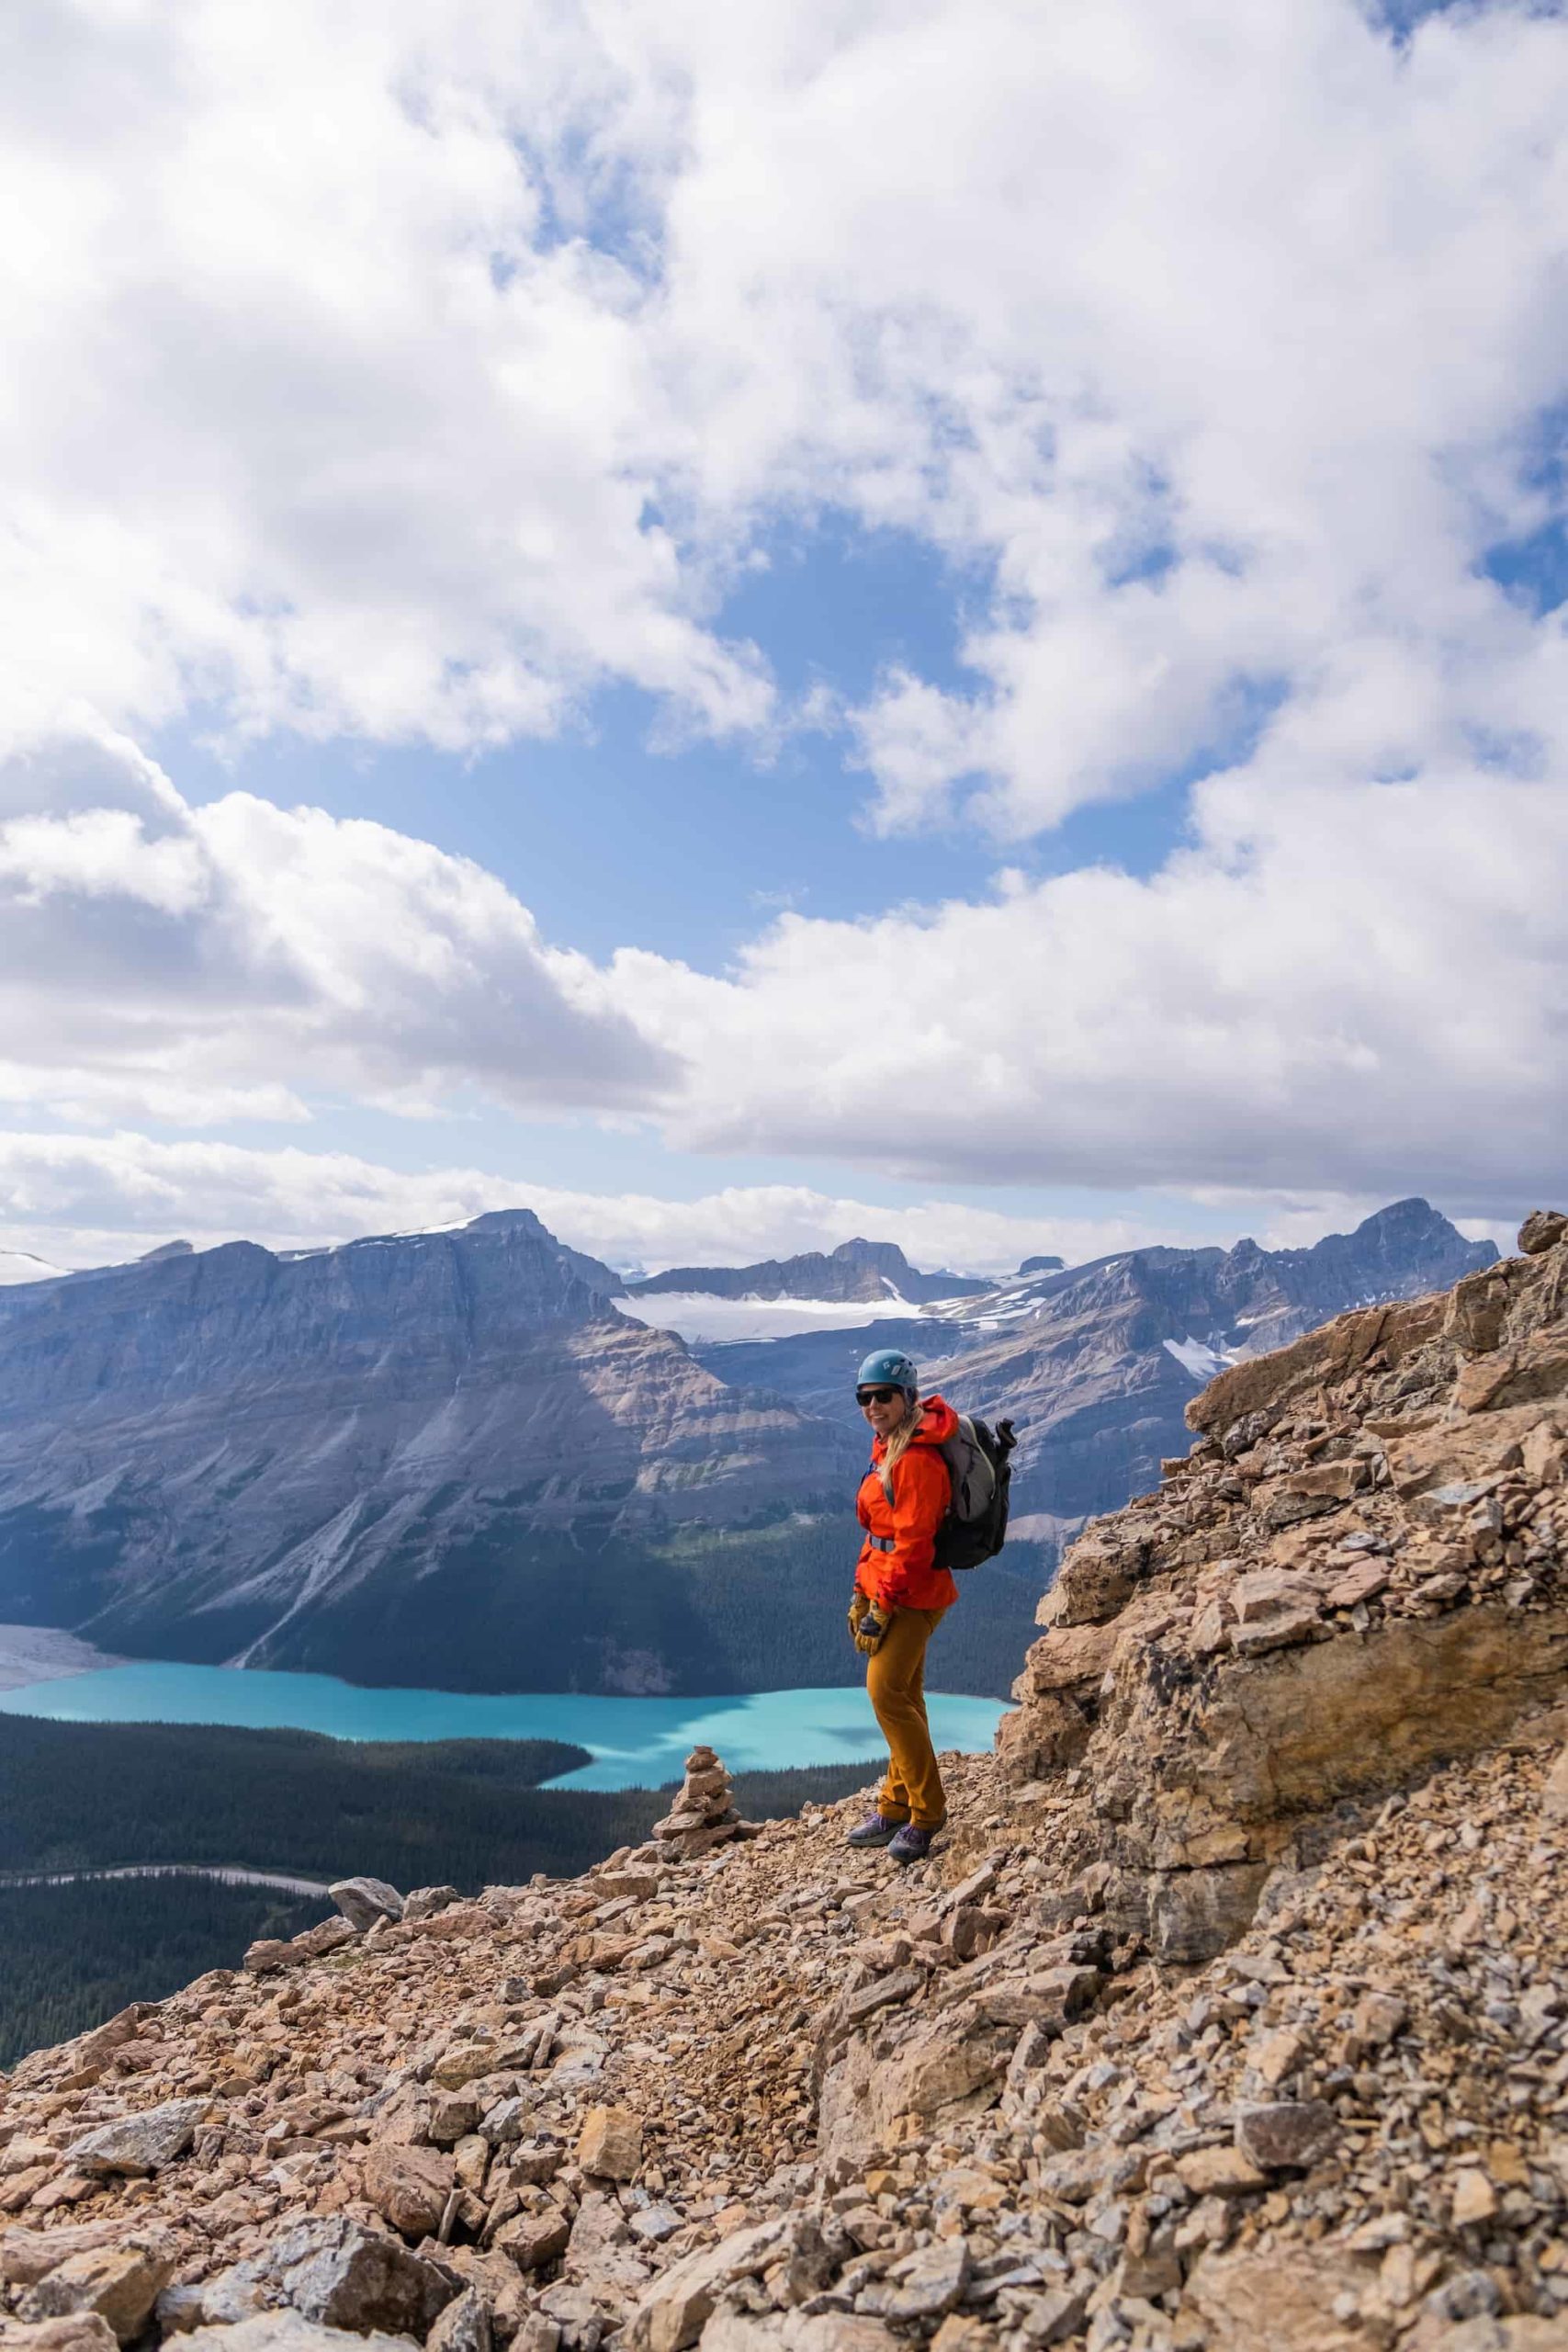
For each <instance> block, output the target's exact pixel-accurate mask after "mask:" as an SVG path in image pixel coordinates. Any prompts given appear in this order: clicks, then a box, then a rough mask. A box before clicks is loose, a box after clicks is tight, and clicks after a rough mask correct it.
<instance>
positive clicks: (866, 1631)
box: [855, 1607, 893, 1657]
mask: <svg viewBox="0 0 1568 2352" xmlns="http://www.w3.org/2000/svg"><path fill="white" fill-rule="evenodd" d="M892 1622H893V1611H892V1610H891V1609H887V1608H877V1609H873V1608H869V1607H868V1608H867V1610H866V1612H865V1614H864V1616H863V1618H862V1619H861V1621H860V1625H859V1628H858V1630H857V1632H856V1634H855V1647H856V1649H857V1650H863V1651H864V1653H865V1655H866V1657H875V1656H876V1653H877V1651H878V1650H879V1649H880V1648H881V1647H882V1644H883V1640H884V1637H885V1635H886V1632H887V1628H888V1626H889V1625H890V1624H891V1623H892Z"/></svg>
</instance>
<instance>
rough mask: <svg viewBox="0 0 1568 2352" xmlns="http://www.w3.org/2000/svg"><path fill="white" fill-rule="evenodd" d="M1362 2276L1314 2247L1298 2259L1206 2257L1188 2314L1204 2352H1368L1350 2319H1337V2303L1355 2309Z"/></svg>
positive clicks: (1192, 2286)
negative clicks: (1344, 2301) (1200, 2333)
mask: <svg viewBox="0 0 1568 2352" xmlns="http://www.w3.org/2000/svg"><path fill="white" fill-rule="evenodd" d="M1365 2284H1366V2274H1365V2273H1363V2272H1360V2271H1358V2270H1357V2269H1356V2267H1354V2265H1353V2264H1351V2263H1348V2262H1345V2261H1337V2260H1335V2259H1334V2258H1332V2257H1330V2256H1326V2255H1325V2254H1324V2253H1323V2251H1322V2250H1321V2249H1320V2248H1317V2247H1314V2248H1313V2249H1311V2251H1310V2252H1303V2253H1301V2254H1282V2253H1280V2252H1279V2251H1278V2250H1272V2249H1271V2250H1270V2251H1269V2253H1267V2254H1246V2253H1242V2254H1232V2255H1224V2254H1221V2255H1213V2254H1211V2255H1206V2256H1204V2257H1203V2259H1202V2260H1201V2262H1200V2263H1199V2264H1198V2265H1197V2267H1196V2268H1195V2269H1194V2270H1193V2272H1192V2274H1191V2277H1190V2278H1189V2280H1188V2295H1189V2298H1190V2302H1191V2304H1192V2307H1193V2310H1194V2312H1195V2313H1196V2315H1197V2317H1198V2318H1199V2319H1201V2321H1202V2323H1203V2325H1204V2327H1205V2329H1206V2331H1207V2334H1206V2337H1205V2341H1206V2344H1207V2346H1208V2352H1261V2347H1262V2346H1265V2345H1267V2346H1268V2347H1269V2352H1366V2344H1367V2339H1366V2336H1365V2335H1364V2333H1363V2331H1362V2330H1361V2328H1360V2326H1359V2324H1357V2322H1356V2321H1355V2319H1354V2318H1352V2319H1351V2320H1348V2321H1341V2320H1340V2319H1338V2318H1337V2316H1336V2302H1337V2298H1339V2297H1341V2296H1344V2297H1346V2298H1348V2305H1349V2309H1350V2311H1351V2312H1352V2313H1354V2312H1356V2311H1357V2309H1358V2308H1359V2296H1360V2290H1361V2289H1362V2288H1363V2287H1364V2286H1365Z"/></svg>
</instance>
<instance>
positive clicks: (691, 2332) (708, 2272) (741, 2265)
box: [626, 2222, 787, 2352]
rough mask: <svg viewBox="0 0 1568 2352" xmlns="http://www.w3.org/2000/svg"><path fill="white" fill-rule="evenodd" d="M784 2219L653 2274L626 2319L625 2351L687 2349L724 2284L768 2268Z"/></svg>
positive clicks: (682, 2351) (679, 2351)
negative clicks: (649, 2283) (659, 2276)
mask: <svg viewBox="0 0 1568 2352" xmlns="http://www.w3.org/2000/svg"><path fill="white" fill-rule="evenodd" d="M786 2235H787V2224H786V2223H784V2222H761V2223H760V2224H759V2225H758V2226H757V2227H756V2228H754V2229H750V2230H741V2231H739V2232H738V2233H736V2234H735V2235H734V2236H732V2237H728V2238H721V2239H720V2240H719V2242H718V2244H717V2245H708V2246H699V2247H697V2248H696V2249H695V2250H694V2252H693V2253H691V2254H689V2255H687V2256H684V2257H683V2259H682V2260H681V2261H680V2262H677V2263H675V2264H673V2265H672V2266H671V2268H670V2269H668V2270H666V2271H665V2272H664V2274H663V2276H662V2277H661V2278H657V2279H655V2281H654V2283H653V2285H652V2286H651V2287H649V2290H648V2291H647V2293H646V2294H645V2295H644V2296H643V2297H642V2299H641V2300H640V2301H639V2302H638V2303H637V2307H636V2309H635V2310H634V2311H633V2312H632V2314H631V2317H630V2319H629V2320H628V2321H627V2324H626V2352H685V2346H687V2345H688V2344H694V2343H695V2342H696V2340H697V2338H698V2336H699V2335H700V2334H701V2333H702V2330H703V2328H704V2326H705V2324H706V2323H707V2321H708V2319H709V2318H710V2317H711V2316H712V2314H713V2312H714V2310H715V2308H716V2305H717V2302H718V2299H719V2295H720V2293H721V2291H722V2290H723V2289H724V2288H725V2287H727V2286H730V2285H733V2284H734V2283H735V2282H736V2281H737V2280H739V2279H741V2278H750V2277H752V2276H754V2275H755V2274H756V2272H758V2271H760V2270H761V2269H763V2268H765V2267H766V2266H767V2263H768V2261H769V2259H770V2257H772V2256H774V2255H775V2254H777V2253H778V2252H779V2251H780V2250H781V2248H782V2247H783V2245H784V2241H785V2238H786Z"/></svg>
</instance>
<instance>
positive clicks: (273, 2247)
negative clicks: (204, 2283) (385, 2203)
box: [254, 2215, 453, 2336]
mask: <svg viewBox="0 0 1568 2352" xmlns="http://www.w3.org/2000/svg"><path fill="white" fill-rule="evenodd" d="M254 2268H255V2270H256V2271H257V2273H258V2274H259V2276H260V2277H261V2278H262V2279H263V2280H264V2281H265V2284H266V2286H267V2287H268V2288H269V2289H270V2290H273V2291H274V2292H276V2296H277V2297H278V2299H279V2300H280V2301H283V2302H286V2303H288V2304H290V2305H291V2306H292V2307H293V2309H294V2310H295V2311H297V2312H301V2313H303V2315H304V2317H305V2318H306V2319H310V2320H317V2321H320V2322H321V2325H322V2326H324V2327H341V2328H350V2329H353V2330H354V2331H355V2333H356V2334H360V2335H364V2334H367V2333H369V2332H371V2331H373V2330H376V2329H384V2330H386V2331H387V2332H388V2333H389V2334H391V2335H420V2336H423V2335H424V2333H425V2331H426V2329H427V2328H428V2327H429V2325H430V2324H431V2322H432V2320H434V2317H435V2315H436V2313H437V2312H439V2311H440V2310H442V2308H443V2307H444V2305H446V2303H448V2302H449V2301H451V2299H452V2293H453V2289H452V2286H451V2284H450V2282H449V2281H448V2280H447V2279H446V2278H443V2276H442V2274H441V2272H440V2271H439V2270H438V2269H436V2267H434V2264H433V2263H429V2262H425V2261H423V2260H421V2258H420V2257H419V2256H417V2255H414V2254H411V2253H410V2252H409V2250H408V2248H407V2247H406V2246H405V2245H403V2244H402V2242H401V2240H400V2239H399V2238H395V2237H389V2236H386V2235H385V2234H383V2233H381V2232H379V2231H375V2230H367V2229H366V2228H365V2227H364V2225H363V2223H361V2222H355V2221H352V2220H350V2219H349V2218H348V2216H347V2215H334V2216H333V2217H330V2218H324V2219H320V2220H315V2221H309V2222H298V2223H297V2224H296V2225H295V2226H294V2227H293V2228H291V2229H288V2230H285V2231H284V2232H282V2233H281V2234H280V2235H278V2236H277V2237H276V2238H275V2239H273V2240H272V2242H271V2244H270V2245H268V2246H267V2247H266V2248H265V2252H264V2253H263V2255H262V2256H259V2257H258V2258H257V2261H256V2263H255V2265H254Z"/></svg>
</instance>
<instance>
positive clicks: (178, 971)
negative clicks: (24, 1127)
mask: <svg viewBox="0 0 1568 2352" xmlns="http://www.w3.org/2000/svg"><path fill="white" fill-rule="evenodd" d="M7 809H9V811H10V813H9V814H6V813H4V812H5V811H6V810H7ZM0 926H3V930H4V936H5V941H6V956H5V959H4V962H3V964H0V1041H3V1042H0V1100H8V1101H10V1102H12V1103H33V1104H37V1105H39V1106H41V1107H44V1108H46V1109H48V1110H49V1111H51V1113H52V1114H54V1115H56V1116H60V1117H64V1118H81V1117H87V1118H99V1119H113V1118H116V1117H120V1116H124V1115H127V1114H133V1115H137V1116H141V1117H148V1116H151V1117H153V1118H159V1119H164V1120H167V1121H170V1122H173V1123H175V1124H179V1125H212V1124H215V1123H219V1122H222V1121H225V1120H230V1119H234V1118H241V1117H248V1118H273V1119H276V1118H292V1119H299V1120H303V1119H305V1118H306V1117H308V1116H309V1115H310V1112H309V1107H308V1103H307V1100H306V1096H307V1095H310V1096H312V1097H314V1098H316V1099H317V1100H320V1099H321V1098H323V1097H324V1098H331V1097H333V1096H334V1095H335V1096H338V1097H343V1096H347V1097H351V1098H353V1099H355V1100H357V1101H361V1102H377V1103H382V1104H385V1105H387V1106H388V1107H390V1108H394V1109H399V1110H403V1111H406V1112H410V1113H414V1114H420V1113H428V1112H430V1111H432V1110H434V1108H435V1107H436V1106H437V1105H438V1104H443V1105H444V1104H446V1103H450V1101H451V1100H452V1098H453V1097H454V1096H455V1095H457V1094H459V1093H460V1092H461V1091H462V1090H463V1089H465V1088H473V1087H477V1088H479V1089H480V1090H482V1091H484V1092H485V1093H486V1094H487V1095H488V1096H489V1097H490V1098H491V1099H492V1100H494V1101H497V1102H499V1103H506V1104H510V1105H511V1106H512V1107H513V1108H516V1109H520V1110H540V1109H544V1110H551V1111H558V1110H566V1109H570V1108H573V1107H581V1106H583V1105H585V1104H589V1105H592V1107H593V1108H594V1109H596V1110H599V1111H608V1112H614V1111H616V1110H621V1111H625V1110H626V1109H628V1108H633V1107H636V1106H638V1105H646V1104H648V1103H651V1102H652V1101H654V1100H656V1099H657V1097H658V1093H659V1092H660V1091H667V1090H668V1087H669V1085H670V1083H671V1080H672V1079H673V1076H674V1063H673V1061H672V1059H671V1057H670V1056H669V1054H668V1053H667V1052H666V1051H665V1050H664V1049H662V1048H660V1046H657V1045H656V1044H654V1043H652V1042H650V1041H649V1040H647V1039H645V1038H644V1037H642V1036H641V1035H639V1034H638V1033H637V1030H636V1029H635V1028H634V1027H633V1026H632V1024H631V1023H630V1022H629V1021H628V1020H627V1019H626V1016H625V1015H624V1014H623V1013H622V1012H619V1011H618V1010H617V1009H616V1008H615V1007H614V1006H612V1005H610V1004H609V1003H608V1002H607V1001H605V996H604V986H603V983H602V980H601V978H600V976H599V974H598V973H597V971H596V970H595V968H594V967H593V966H592V964H591V963H590V962H589V961H588V959H587V958H586V957H583V956H577V955H573V954H571V953H570V952H569V951H566V950H562V949H559V948H555V947H551V946H549V945H547V944H546V943H545V942H543V941H542V940H541V939H540V937H539V935H538V932H537V928H536V924H535V922H534V920H533V918H532V916H531V915H530V914H529V913H528V911H527V910H526V909H525V907H522V906H520V905H519V904H518V902H517V900H516V899H514V898H513V896H512V894H511V893H510V891H508V890H507V889H506V888H505V887H504V886H503V885H502V883H501V882H499V881H498V880H497V879H496V878H495V877H494V876H492V875H490V874H487V873H486V872H484V871H483V869H482V868H480V867H479V866H477V865H473V864H471V863H470V862H469V861H468V860H467V859H465V858H460V857H451V856H448V855H446V854H445V853H444V852H442V851H440V850H438V849H434V848H433V847H432V846H431V845H430V844H429V843H428V842H419V841H413V840H411V839H410V838H409V837H408V836H407V835H406V834H402V833H397V832H393V831H389V830H388V828H387V827H385V826H382V825H376V824H370V823H366V822H363V821H358V820H355V821H343V820H337V819H334V818H332V817H329V816H327V815H326V814H325V813H324V812H323V811H321V809H278V808H276V807H274V806H273V804H272V803H271V802H270V801H265V800H260V799H256V798H254V797H253V796H251V795H250V794H248V793H231V794H229V795H228V796H226V797H224V798H222V799H220V800H217V801H214V802H212V803H210V804H209V806H207V807H205V808H202V809H192V808H189V807H187V806H186V803H185V802H184V800H182V798H181V797H180V795H179V794H178V792H177V791H176V790H175V787H174V786H173V785H172V784H171V783H170V781H169V779H168V778H167V777H166V776H165V775H164V774H163V773H162V771H161V770H160V769H158V768H157V767H156V766H155V765H154V764H153V763H152V762H151V761H149V760H147V759H145V758H143V757H142V756H141V754H139V753H138V752H136V751H135V750H134V749H133V747H131V746H130V745H129V744H127V743H124V742H123V741H116V740H114V739H107V738H106V739H103V740H101V741H90V740H88V741H84V740H82V739H67V740H64V741H61V742H60V743H58V744H55V745H51V746H47V747H40V748H39V749H38V750H37V751H35V752H34V753H33V754H32V755H31V756H30V757H28V758H27V759H26V760H18V761H17V762H15V763H11V764H10V765H9V766H8V767H7V768H4V769H0Z"/></svg>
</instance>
